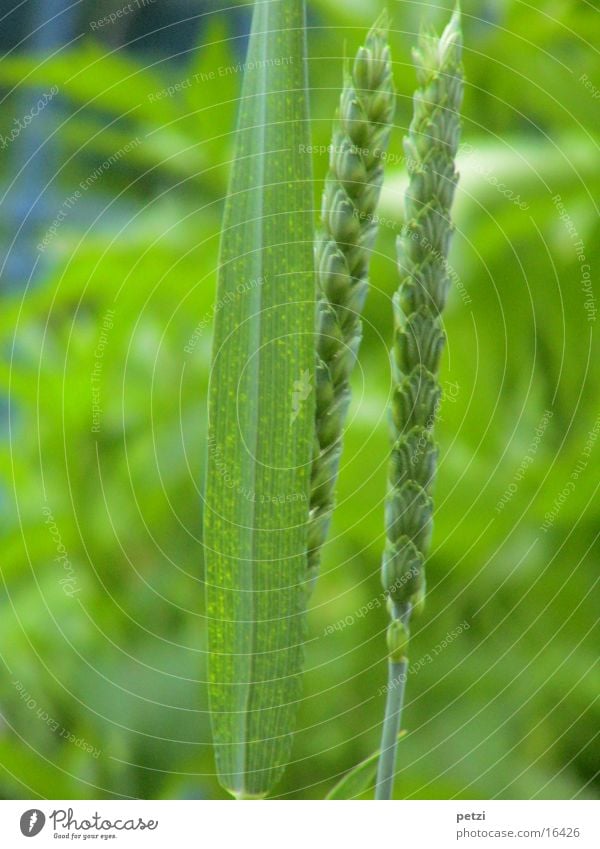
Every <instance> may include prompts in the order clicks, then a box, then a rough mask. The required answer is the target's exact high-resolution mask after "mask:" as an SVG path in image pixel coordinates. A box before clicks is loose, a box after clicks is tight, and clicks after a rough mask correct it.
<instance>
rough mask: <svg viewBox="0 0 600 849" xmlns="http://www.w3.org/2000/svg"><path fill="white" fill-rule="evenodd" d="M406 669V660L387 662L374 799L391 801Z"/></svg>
mask: <svg viewBox="0 0 600 849" xmlns="http://www.w3.org/2000/svg"><path fill="white" fill-rule="evenodd" d="M407 668H408V660H407V658H404V659H403V660H401V661H399V662H396V661H393V660H388V684H387V699H386V703H385V718H384V720H383V732H382V735H381V754H380V756H379V765H378V767H377V784H376V785H375V798H376V799H391V798H392V792H393V790H394V776H395V774H396V749H397V744H398V734H399V733H400V721H401V719H402V707H403V705H404V687H405V684H406V672H407Z"/></svg>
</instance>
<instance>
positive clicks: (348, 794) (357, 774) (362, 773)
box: [325, 731, 406, 801]
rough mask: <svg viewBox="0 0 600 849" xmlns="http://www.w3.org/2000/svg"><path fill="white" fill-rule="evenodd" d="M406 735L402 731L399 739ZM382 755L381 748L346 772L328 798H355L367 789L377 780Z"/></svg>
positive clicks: (336, 799)
mask: <svg viewBox="0 0 600 849" xmlns="http://www.w3.org/2000/svg"><path fill="white" fill-rule="evenodd" d="M405 735H406V731H400V733H399V734H398V738H397V739H398V741H400V740H401V739H402V738H403V737H404V736H405ZM380 755H381V750H380V749H377V751H376V752H373V753H372V754H370V755H369V756H368V757H367V758H365V759H364V761H361V762H360V763H358V764H356V766H355V767H352V769H351V770H349V772H347V773H345V774H344V775H343V776H342V777H341V778H340V780H339V781H338V783H337V784H336V785H335V786H334V787H332V788H331V790H330V791H329V793H328V794H327V796H326V797H325V798H326V799H328V800H330V801H334V800H335V801H339V800H342V799H355V798H356V797H357V796H360V795H361V794H362V793H364V792H365V790H368V788H369V787H371V786H372V785H373V783H374V781H375V776H376V774H377V762H378V761H379V757H380Z"/></svg>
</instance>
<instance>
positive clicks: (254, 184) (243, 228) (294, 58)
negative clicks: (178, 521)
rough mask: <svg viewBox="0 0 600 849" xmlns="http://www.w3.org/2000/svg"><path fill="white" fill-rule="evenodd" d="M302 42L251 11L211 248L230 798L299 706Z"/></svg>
mask: <svg viewBox="0 0 600 849" xmlns="http://www.w3.org/2000/svg"><path fill="white" fill-rule="evenodd" d="M304 39H305V34H304V3H303V2H301V0H294V2H291V3H287V4H283V3H275V4H273V3H269V2H262V0H260V1H259V2H257V3H256V5H255V7H254V16H253V23H252V32H251V35H250V43H249V48H248V57H247V61H246V65H247V70H246V72H245V74H244V86H243V89H242V98H241V103H240V114H239V119H238V126H237V143H236V153H235V160H234V164H233V172H232V178H231V184H230V189H229V194H228V198H227V202H226V205H225V215H224V220H223V235H222V241H221V257H220V276H219V287H218V290H217V298H218V301H217V303H218V304H223V307H222V308H220V309H218V310H217V313H216V316H215V331H214V342H213V359H212V367H211V383H210V395H209V432H208V468H207V486H206V503H205V510H204V523H205V524H204V527H205V536H204V542H205V546H206V548H205V551H206V555H205V556H206V567H207V574H206V587H207V614H208V621H209V628H208V636H209V650H210V658H209V678H210V685H209V690H210V699H211V715H212V723H213V728H214V737H215V747H216V755H217V765H218V769H219V774H220V777H221V781H222V782H223V784H224V786H225V787H227V789H228V790H230V791H231V792H232V793H233V794H235V795H236V796H238V797H257V796H263V795H265V794H266V793H267V792H268V791H269V790H270V789H271V788H272V786H273V784H274V783H276V781H277V780H278V778H279V777H280V775H281V772H282V769H283V767H284V766H285V764H286V763H287V760H288V759H289V752H290V747H291V735H292V732H293V730H294V720H295V714H296V707H297V703H298V701H299V698H300V674H301V670H302V662H303V651H302V645H303V642H304V639H305V618H306V616H305V590H304V581H305V577H306V548H307V530H306V526H307V522H308V493H309V482H310V478H309V472H310V461H311V457H312V447H313V442H312V435H313V429H314V424H313V422H314V394H313V387H312V380H313V373H314V356H315V355H314V320H315V318H314V317H315V279H314V271H313V252H312V234H313V221H312V201H311V160H310V158H309V157H308V156H307V155H306V150H307V148H309V144H310V133H309V123H308V111H307V93H306V83H305V73H306V68H305V44H304ZM290 91H293V92H294V96H293V97H290V94H289V92H290Z"/></svg>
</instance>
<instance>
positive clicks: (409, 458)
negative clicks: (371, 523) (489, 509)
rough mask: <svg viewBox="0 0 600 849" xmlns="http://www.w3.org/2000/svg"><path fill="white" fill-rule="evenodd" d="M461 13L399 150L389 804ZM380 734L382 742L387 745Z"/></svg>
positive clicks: (418, 534)
mask: <svg viewBox="0 0 600 849" xmlns="http://www.w3.org/2000/svg"><path fill="white" fill-rule="evenodd" d="M461 53H462V39H461V31H460V14H459V11H458V9H456V11H455V12H454V14H453V16H452V18H451V20H450V22H449V24H448V26H447V27H446V29H445V30H444V32H443V34H442V36H441V38H439V39H437V38H435V37H433V36H432V35H431V34H423V35H421V37H420V40H419V46H418V48H417V49H416V50H415V51H414V60H415V65H416V69H417V80H418V86H419V87H418V89H417V91H416V93H415V95H414V112H413V119H412V122H411V125H410V128H409V131H408V136H407V137H406V139H405V141H404V151H405V154H406V162H407V169H408V173H409V177H410V181H409V186H408V190H407V192H406V197H405V211H406V224H405V226H404V228H403V231H402V235H401V236H400V237H399V239H398V265H399V270H400V275H401V283H400V287H399V289H398V292H397V293H396V295H395V296H394V324H395V331H394V344H393V348H392V374H393V382H394V393H393V399H392V407H391V428H392V450H391V459H390V467H389V487H388V493H387V497H386V509H385V532H386V543H385V550H384V554H383V562H382V582H383V587H384V589H385V590H386V592H387V594H388V599H389V604H388V607H389V610H390V615H391V622H390V626H389V629H388V647H389V666H390V687H389V688H388V711H387V715H386V722H385V724H384V741H383V743H382V747H381V748H382V753H383V754H382V760H381V761H380V772H379V777H378V786H377V797H378V798H390V796H391V792H392V782H393V773H394V757H395V742H396V738H397V728H398V724H399V719H400V711H401V708H402V694H403V689H404V679H405V677H406V666H407V660H406V652H407V649H408V636H409V633H408V629H409V621H410V617H411V613H412V611H413V610H414V609H415V608H420V607H421V606H422V603H423V597H424V592H425V557H426V555H427V551H428V548H429V541H430V537H431V526H432V512H433V504H432V500H431V490H432V486H433V482H434V478H435V472H436V465H437V448H436V445H435V442H434V439H433V427H434V424H435V420H436V415H437V411H438V407H439V404H440V387H439V383H438V377H437V375H438V368H439V362H440V356H441V353H442V349H443V346H444V342H445V335H444V331H443V328H442V321H441V312H442V310H443V308H444V305H445V303H446V298H447V295H448V288H449V275H448V261H447V258H448V251H449V247H450V239H451V236H452V230H453V227H452V223H451V220H450V208H451V206H452V200H453V197H454V190H455V188H456V184H457V181H458V174H457V171H456V168H455V162H454V161H455V156H456V152H457V148H458V142H459V135H460V115H459V112H460V107H461V102H462V95H463V78H462V67H461ZM386 735H387V736H386Z"/></svg>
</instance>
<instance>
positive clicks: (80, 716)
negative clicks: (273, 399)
mask: <svg viewBox="0 0 600 849" xmlns="http://www.w3.org/2000/svg"><path fill="white" fill-rule="evenodd" d="M53 4H54V5H55V6H56V8H57V9H59V12H60V8H59V7H60V6H61V4H60V3H59V2H58V0H53V3H48V4H47V5H45V6H44V8H45V10H46V12H45V17H44V16H43V12H42V11H40V8H41V4H38V7H39V8H38V9H37V12H36V14H42V19H41V23H40V24H39V25H37V27H38V32H37V35H35V36H34V35H31V33H33V32H34V29H35V28H36V27H35V26H34V23H32V21H33V18H32V17H30V18H27V19H21V18H15V15H14V13H13V16H12V17H11V16H10V15H9V16H8V17H7V16H6V14H5V16H4V18H3V20H2V23H1V24H0V27H2V28H3V29H4V33H3V35H2V41H1V44H2V49H3V51H4V54H3V57H2V59H1V60H0V87H1V91H2V99H3V109H2V110H1V112H0V133H1V134H2V137H1V139H2V140H0V144H1V145H2V148H3V152H2V158H1V163H2V164H1V172H0V176H1V179H2V201H1V202H2V210H3V215H2V221H1V222H0V236H1V239H2V272H1V276H0V287H1V294H0V298H1V303H0V334H1V345H2V349H1V350H2V358H1V364H0V374H1V376H2V387H1V389H0V423H1V426H2V434H1V439H0V475H1V478H0V508H1V520H0V521H1V528H0V568H1V574H2V584H1V587H0V661H1V667H0V668H1V676H0V713H1V717H0V795H1V796H2V797H4V798H26V797H35V796H40V797H47V798H55V799H58V798H63V799H68V798H74V799H77V798H127V797H143V798H221V797H222V796H223V795H224V794H223V791H222V790H221V789H220V787H219V785H218V783H217V781H216V778H215V774H214V773H215V766H214V759H213V753H212V750H211V742H210V725H209V717H208V713H207V695H206V686H205V677H206V672H205V660H206V658H205V620H204V616H203V605H204V600H203V565H202V539H201V524H202V523H201V509H202V502H201V491H202V480H203V466H204V450H205V448H204V438H205V427H206V390H207V380H208V368H209V355H210V326H211V318H212V315H213V299H214V292H215V283H216V268H217V251H218V241H219V222H220V215H221V212H222V206H223V197H224V193H225V191H226V181H227V175H228V163H229V161H230V158H231V155H232V146H233V134H232V130H233V127H234V122H235V109H236V98H237V96H238V94H239V90H240V84H241V74H240V73H239V72H238V71H237V70H236V68H235V66H236V65H237V64H238V63H240V62H242V61H243V54H244V48H245V33H246V31H247V28H248V24H249V9H248V7H245V8H241V9H239V10H235V9H233V8H232V4H227V5H228V7H229V9H228V11H219V9H218V4H215V3H211V4H204V3H199V2H187V3H184V2H181V3H173V4H171V3H169V4H167V3H166V0H155V2H154V3H153V4H148V5H147V6H146V7H143V4H142V3H140V4H139V8H136V9H135V10H133V11H130V12H127V14H123V15H121V16H120V17H119V18H118V19H117V20H115V23H110V21H109V23H108V24H102V25H101V26H100V25H98V23H97V22H98V21H99V19H100V18H101V16H102V15H109V14H111V13H113V12H115V10H118V9H123V8H124V7H125V6H126V4H123V3H121V2H104V3H95V4H89V3H88V4H87V5H86V4H84V5H83V6H81V4H80V5H79V7H78V10H77V15H78V17H77V19H76V20H75V19H74V18H73V14H74V13H73V12H71V13H69V14H71V18H70V19H68V20H67V17H64V18H61V17H60V15H62V14H63V13H64V14H65V15H66V14H67V12H68V8H67V7H68V4H62V5H63V6H64V7H65V9H63V12H60V15H59V13H58V12H57V13H56V14H57V15H58V17H57V18H56V20H54V22H53V23H52V22H51V21H50V17H51V13H50V11H49V10H50V7H52V6H53ZM4 5H5V6H6V5H7V4H4ZM8 5H10V6H15V5H16V4H8ZM462 5H463V11H464V36H465V45H466V48H465V61H464V64H465V72H466V79H467V84H466V98H465V107H464V132H463V139H464V142H465V147H464V148H463V150H462V153H461V158H460V162H459V166H460V171H461V175H462V177H461V182H460V185H459V190H458V196H457V202H456V223H457V230H456V234H455V239H454V243H453V249H452V254H451V273H452V277H453V280H454V286H453V293H452V297H451V299H450V304H449V308H448V310H447V314H446V316H445V322H446V329H447V333H448V347H447V351H446V355H445V360H444V366H443V374H442V381H443V384H444V387H445V400H444V404H443V408H442V411H441V415H440V420H439V422H438V435H439V440H440V446H441V462H440V468H439V478H438V484H437V488H436V513H435V531H434V539H433V550H432V554H431V558H430V561H429V565H428V585H429V592H428V600H427V607H426V611H425V614H424V615H423V617H422V618H421V619H420V620H418V622H417V623H415V629H414V638H413V640H412V641H411V662H412V664H413V672H412V674H411V676H410V679H409V685H408V697H407V704H406V709H405V714H404V725H405V727H406V728H407V730H408V734H407V735H406V737H405V738H404V739H403V741H402V743H401V746H400V758H399V774H398V781H397V786H396V793H397V795H398V797H399V798H402V797H404V798H475V799H477V798H518V799H530V798H594V797H597V795H598V789H599V781H598V770H599V761H600V757H599V754H600V746H599V741H598V732H599V729H600V706H599V704H598V695H599V689H600V688H599V683H600V676H599V670H598V636H599V635H598V610H599V608H600V605H599V602H598V590H597V584H598V574H599V571H600V570H599V566H600V544H599V540H598V531H599V518H600V499H599V498H598V494H597V490H598V481H599V475H598V470H599V468H600V466H599V464H598V455H599V452H600V445H599V444H598V439H597V437H598V434H599V433H600V394H599V387H600V382H599V377H600V356H599V350H598V339H597V329H596V324H597V322H596V307H597V302H596V300H595V298H596V297H597V293H598V292H600V281H598V279H597V269H598V268H599V267H600V226H599V217H598V206H597V202H598V198H599V197H600V167H599V162H600V157H599V149H598V142H599V138H600V54H599V50H598V45H599V44H600V12H599V11H598V7H597V4H596V3H590V2H581V0H541V2H540V3H538V4H537V5H530V4H526V3H523V2H519V1H518V0H504V1H502V0H494V2H485V1H484V0H464V2H463V4H462ZM26 6H27V10H28V11H29V12H31V13H32V14H33V12H32V10H35V6H36V4H33V3H30V4H26ZM308 6H309V27H310V28H309V51H310V79H311V86H312V91H311V104H312V110H313V118H314V123H313V142H314V144H315V145H327V144H328V141H329V135H330V129H331V119H332V115H333V112H334V110H335V104H336V100H337V97H338V94H339V87H340V80H341V74H342V67H343V60H344V56H351V55H352V54H353V53H354V51H355V49H356V48H357V46H358V45H359V43H360V41H361V38H362V37H363V35H364V33H365V30H366V28H368V26H369V25H370V23H371V22H372V20H373V19H374V18H375V16H376V15H377V14H378V12H379V11H380V9H381V3H380V2H379V1H378V0H377V2H375V0H360V2H358V0H355V2H341V0H340V1H339V2H336V1H334V0H319V2H309V3H308ZM389 9H390V12H391V14H392V21H393V23H392V30H393V31H392V33H391V42H392V49H393V56H394V60H395V78H396V84H397V91H398V103H397V117H396V129H395V132H394V135H393V138H392V143H391V148H390V158H389V166H388V169H387V183H386V191H385V196H384V199H383V203H382V207H381V210H380V212H381V216H382V226H381V231H380V236H379V239H378V242H377V249H376V253H375V256H374V258H373V263H372V275H371V277H372V291H371V294H370V297H369V301H368V304H367V307H366V312H365V332H364V344H363V346H362V349H361V353H360V364H359V367H358V368H357V369H356V372H355V381H354V401H353V407H352V415H351V416H350V419H349V423H348V426H347V431H346V436H345V446H346V447H345V452H344V457H343V465H342V471H341V475H340V481H339V497H338V502H339V507H338V509H337V512H336V514H335V521H334V525H333V529H332V533H331V537H330V541H329V543H328V544H327V546H326V550H325V553H324V563H323V575H322V578H321V580H320V582H319V584H318V587H317V590H316V592H315V595H314V597H313V599H312V606H311V611H310V637H309V641H308V645H307V673H306V678H305V694H306V698H305V701H304V703H303V704H302V707H301V715H300V730H299V733H298V735H297V737H296V742H295V747H294V759H293V762H292V763H291V764H290V766H289V768H288V770H287V772H286V775H285V778H284V780H283V781H282V783H281V784H280V785H279V787H278V788H277V791H276V792H277V795H278V797H285V798H296V799H302V798H322V797H323V796H324V794H325V793H326V792H327V790H328V789H330V788H331V786H332V785H333V783H334V782H335V780H336V778H337V777H339V775H340V774H341V773H343V771H345V770H346V769H348V768H350V767H351V766H353V765H354V764H355V763H356V762H357V761H359V760H360V759H362V758H363V757H365V756H367V755H368V754H369V753H370V752H372V751H373V750H374V749H375V748H376V747H377V745H378V742H379V733H380V722H381V718H382V714H383V707H384V696H383V694H382V693H381V691H380V687H381V686H382V685H383V684H384V683H385V675H386V668H385V640H384V632H385V626H386V614H385V610H384V608H383V606H382V604H381V598H382V596H381V587H380V583H379V559H380V554H381V550H382V547H383V517H382V499H383V495H384V491H385V477H386V459H387V450H388V433H387V424H386V407H387V402H388V396H389V391H390V377H389V371H388V368H387V349H388V346H389V343H390V338H391V309H390V297H391V295H392V294H393V291H394V289H395V287H396V286H397V282H398V277H397V273H396V269H395V263H394V242H395V238H396V236H397V234H398V232H399V230H400V227H401V225H402V191H403V188H404V185H405V173H404V170H403V167H402V161H401V157H402V136H403V133H404V131H405V130H406V127H407V124H408V122H409V120H410V115H411V99H410V98H411V95H412V91H413V89H414V85H415V77H414V71H413V68H412V65H411V61H410V48H411V46H412V45H413V44H414V42H415V33H416V31H417V30H418V26H419V21H420V20H426V21H430V22H432V23H433V24H435V25H436V26H437V27H438V29H439V28H440V27H441V26H442V25H443V23H444V22H445V20H446V19H447V17H448V14H449V9H450V4H449V3H417V2H390V4H389ZM65 10H67V11H65ZM3 11H4V12H5V11H6V10H3ZM55 11H56V9H55ZM175 12H177V15H178V16H179V17H177V15H175ZM174 15H175V17H174ZM86 16H87V17H86ZM169 16H170V17H169ZM94 22H96V24H97V25H96V26H95V27H94V26H93V25H92V24H93V23H94ZM42 25H43V26H42ZM51 25H52V26H54V30H53V31H52V32H53V34H52V33H51V37H50V38H49V40H46V41H44V39H43V38H41V37H40V33H42V34H43V33H48V32H50V29H51ZM40 27H41V28H40ZM53 86H56V87H57V90H58V91H57V94H56V96H55V97H52V102H51V103H48V105H46V106H45V107H44V108H43V109H42V110H39V114H36V115H35V116H31V119H30V121H27V122H26V121H25V120H24V116H26V115H30V113H31V110H32V108H33V107H34V106H35V104H36V103H38V101H39V99H40V97H41V96H42V95H44V94H46V95H48V93H49V92H51V89H52V87H53ZM169 86H171V87H172V89H171V90H169V88H168V87H169ZM15 128H16V129H18V133H17V135H16V136H15V132H14V131H15ZM19 128H20V129H19ZM4 142H6V144H4ZM326 165H327V156H326V155H325V154H318V153H316V154H315V156H314V169H315V208H316V209H317V208H318V206H319V196H320V191H321V185H322V179H323V176H324V173H325V169H326ZM557 195H560V200H559V199H558V198H557ZM44 240H45V242H44ZM38 246H41V247H38ZM582 256H583V259H582ZM196 328H198V330H197V338H196V341H195V342H194V343H193V344H191V345H190V338H191V337H192V334H193V333H194V331H195V329H196ZM186 347H187V350H186Z"/></svg>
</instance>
